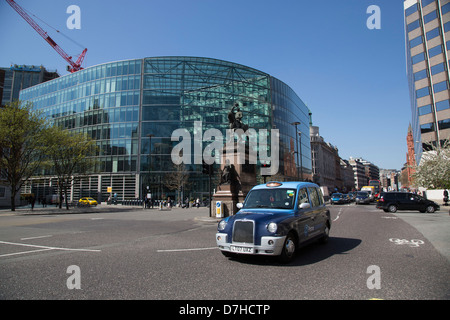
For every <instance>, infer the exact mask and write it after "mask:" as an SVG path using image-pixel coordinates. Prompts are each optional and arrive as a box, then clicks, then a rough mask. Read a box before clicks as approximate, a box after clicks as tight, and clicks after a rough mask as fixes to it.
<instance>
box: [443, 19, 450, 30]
mask: <svg viewBox="0 0 450 320" xmlns="http://www.w3.org/2000/svg"><path fill="white" fill-rule="evenodd" d="M449 30H450V21H449V22H447V23H445V24H444V32H447V31H449Z"/></svg>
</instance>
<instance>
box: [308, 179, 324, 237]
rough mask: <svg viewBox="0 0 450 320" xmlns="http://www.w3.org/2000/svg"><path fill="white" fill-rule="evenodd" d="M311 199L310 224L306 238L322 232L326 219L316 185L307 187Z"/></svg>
mask: <svg viewBox="0 0 450 320" xmlns="http://www.w3.org/2000/svg"><path fill="white" fill-rule="evenodd" d="M308 193H309V199H310V201H311V225H310V226H309V228H308V238H313V237H315V236H318V235H320V234H322V233H323V230H324V227H325V221H326V213H325V211H326V209H325V208H324V206H323V205H322V204H323V202H322V200H321V196H320V193H319V190H318V189H317V188H316V187H308Z"/></svg>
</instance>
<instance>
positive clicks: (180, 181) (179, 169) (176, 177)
mask: <svg viewBox="0 0 450 320" xmlns="http://www.w3.org/2000/svg"><path fill="white" fill-rule="evenodd" d="M173 169H174V170H172V172H170V173H167V174H166V175H165V176H164V185H165V186H166V187H167V188H168V189H169V190H177V197H178V201H180V200H181V201H183V199H181V196H180V191H181V188H182V187H183V188H184V189H185V190H186V187H187V186H188V180H189V171H187V170H186V167H185V165H184V164H182V163H180V164H178V165H177V164H174V165H173Z"/></svg>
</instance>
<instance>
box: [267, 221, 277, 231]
mask: <svg viewBox="0 0 450 320" xmlns="http://www.w3.org/2000/svg"><path fill="white" fill-rule="evenodd" d="M267 230H269V232H272V233H275V232H277V224H276V223H275V222H271V223H269V224H268V225H267Z"/></svg>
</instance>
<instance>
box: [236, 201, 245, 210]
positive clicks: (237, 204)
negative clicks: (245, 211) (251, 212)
mask: <svg viewBox="0 0 450 320" xmlns="http://www.w3.org/2000/svg"><path fill="white" fill-rule="evenodd" d="M243 206H244V205H243V204H242V203H240V202H239V203H236V207H237V208H238V209H242V207H243Z"/></svg>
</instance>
